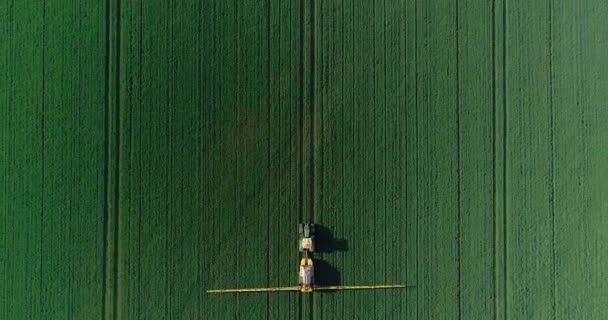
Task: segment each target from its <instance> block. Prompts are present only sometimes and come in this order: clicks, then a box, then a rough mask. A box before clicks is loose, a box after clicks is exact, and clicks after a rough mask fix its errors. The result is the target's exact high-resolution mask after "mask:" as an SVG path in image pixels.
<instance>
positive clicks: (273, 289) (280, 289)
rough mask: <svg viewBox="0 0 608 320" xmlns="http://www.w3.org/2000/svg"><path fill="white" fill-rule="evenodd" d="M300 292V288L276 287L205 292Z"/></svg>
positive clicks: (208, 291) (209, 291)
mask: <svg viewBox="0 0 608 320" xmlns="http://www.w3.org/2000/svg"><path fill="white" fill-rule="evenodd" d="M280 291H300V287H276V288H249V289H217V290H207V293H238V292H243V293H246V292H280Z"/></svg>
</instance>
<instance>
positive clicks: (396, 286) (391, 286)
mask: <svg viewBox="0 0 608 320" xmlns="http://www.w3.org/2000/svg"><path fill="white" fill-rule="evenodd" d="M398 288H405V286H404V285H400V284H381V285H373V286H328V287H317V286H314V287H313V289H314V290H365V289H398Z"/></svg>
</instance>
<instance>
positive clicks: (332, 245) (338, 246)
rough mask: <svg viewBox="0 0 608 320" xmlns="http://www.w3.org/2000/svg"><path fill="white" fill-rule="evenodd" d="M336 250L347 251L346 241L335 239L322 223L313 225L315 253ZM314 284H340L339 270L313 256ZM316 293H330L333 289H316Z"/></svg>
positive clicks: (327, 252) (328, 252)
mask: <svg viewBox="0 0 608 320" xmlns="http://www.w3.org/2000/svg"><path fill="white" fill-rule="evenodd" d="M338 251H348V241H347V240H345V239H336V237H335V236H334V234H333V233H332V231H331V230H330V229H329V228H328V227H326V226H322V225H318V224H316V225H315V253H319V254H322V255H323V254H330V253H334V252H338ZM315 284H316V285H318V286H323V287H326V286H339V285H340V284H341V279H340V272H339V271H338V269H336V267H334V266H332V265H331V264H330V263H329V262H327V261H325V260H322V258H321V257H319V256H316V257H315ZM317 292H318V293H331V292H335V290H327V291H317Z"/></svg>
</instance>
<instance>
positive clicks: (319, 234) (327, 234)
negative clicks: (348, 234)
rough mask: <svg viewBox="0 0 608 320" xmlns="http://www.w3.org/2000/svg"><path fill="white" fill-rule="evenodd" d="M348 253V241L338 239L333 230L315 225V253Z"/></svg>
mask: <svg viewBox="0 0 608 320" xmlns="http://www.w3.org/2000/svg"><path fill="white" fill-rule="evenodd" d="M336 251H348V241H347V240H345V239H336V237H334V235H333V233H332V232H331V230H330V229H329V228H327V227H325V226H322V225H318V224H316V225H315V252H319V253H333V252H336Z"/></svg>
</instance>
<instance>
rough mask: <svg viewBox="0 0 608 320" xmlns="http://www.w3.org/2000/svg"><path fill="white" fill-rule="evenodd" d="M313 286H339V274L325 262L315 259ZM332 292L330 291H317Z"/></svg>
mask: <svg viewBox="0 0 608 320" xmlns="http://www.w3.org/2000/svg"><path fill="white" fill-rule="evenodd" d="M315 284H316V285H318V286H323V287H326V286H339V285H340V272H338V269H336V268H335V267H334V266H332V265H331V264H329V263H328V262H327V261H323V260H320V259H315ZM319 292H332V291H319Z"/></svg>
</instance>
